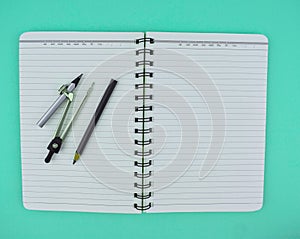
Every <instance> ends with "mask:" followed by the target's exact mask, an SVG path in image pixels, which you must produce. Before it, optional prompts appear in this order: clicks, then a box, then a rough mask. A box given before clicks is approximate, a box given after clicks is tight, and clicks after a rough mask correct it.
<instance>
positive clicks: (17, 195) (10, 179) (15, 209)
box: [0, 0, 300, 239]
mask: <svg viewBox="0 0 300 239" xmlns="http://www.w3.org/2000/svg"><path fill="white" fill-rule="evenodd" d="M299 13H300V1H296V0H295V1H292V0H285V1H262V0H252V1H242V0H239V1H234V0H230V1H221V0H218V1H217V0H213V1H210V0H206V1H179V0H173V1H157V0H152V1H137V0H136V1H133V0H129V1H128V0H123V1H115V0H106V1H104V0H85V1H75V0H74V1H71V0H69V1H62V0H48V1H42V0H24V1H14V0H10V1H8V0H2V1H1V2H0V32H1V36H0V43H1V44H0V76H1V77H0V83H1V88H0V89H1V95H0V99H1V101H0V102H1V103H0V104H1V107H0V110H1V113H0V115H1V117H0V122H1V124H0V125H1V126H0V127H1V131H0V132H1V138H0V140H1V144H0V145H1V146H0V149H1V150H0V152H1V156H0V238H1V239H2V238H3V239H6V238H43V239H48V238H51V239H53V238H55V239H56V238H72V239H77V238H142V237H143V238H162V237H164V238H183V237H186V238H191V237H194V238H300V127H299V123H300V17H299ZM37 30H40V31H44V30H55V31H58V30H80V31H184V32H185V31H191V32H228V33H262V34H265V35H267V36H268V38H269V49H270V51H269V75H268V110H267V111H268V115H267V150H266V171H265V172H266V173H265V200H264V207H263V209H262V210H260V211H258V212H254V213H170V214H144V215H118V214H101V213H74V212H43V211H28V210H26V209H24V208H23V206H22V192H21V191H22V188H21V159H20V143H19V102H18V100H19V96H18V94H19V86H18V37H19V35H20V34H21V33H22V32H25V31H37Z"/></svg>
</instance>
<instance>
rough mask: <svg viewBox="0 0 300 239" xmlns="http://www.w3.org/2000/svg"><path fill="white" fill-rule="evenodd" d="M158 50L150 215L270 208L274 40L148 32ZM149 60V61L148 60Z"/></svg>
mask: <svg viewBox="0 0 300 239" xmlns="http://www.w3.org/2000/svg"><path fill="white" fill-rule="evenodd" d="M147 37H151V38H154V40H155V43H154V44H148V43H147V47H148V48H149V49H152V50H153V51H154V54H153V55H152V56H149V58H150V60H152V61H153V66H152V67H150V66H149V67H148V66H147V71H149V72H154V75H153V78H151V79H149V81H151V82H152V83H153V89H152V94H153V100H152V102H151V104H152V105H153V112H152V114H153V119H154V120H153V125H152V127H153V133H152V138H153V143H152V144H151V148H152V150H153V155H152V156H151V157H150V159H151V160H152V161H153V166H152V167H151V170H152V171H153V174H154V176H153V177H152V178H151V181H152V188H151V190H152V191H153V192H154V194H153V197H152V198H151V200H150V201H151V202H152V203H153V206H152V207H151V209H150V210H149V212H182V211H190V212H194V211H253V210H259V209H260V208H261V207H262V204H263V185H264V153H265V122H266V86H267V53H268V42H267V39H266V38H265V37H264V36H262V35H234V34H185V33H152V32H151V33H147ZM147 57H148V56H147Z"/></svg>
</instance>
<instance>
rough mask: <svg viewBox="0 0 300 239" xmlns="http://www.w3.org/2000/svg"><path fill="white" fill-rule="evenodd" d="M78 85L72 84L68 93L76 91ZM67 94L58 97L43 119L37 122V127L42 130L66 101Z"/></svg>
mask: <svg viewBox="0 0 300 239" xmlns="http://www.w3.org/2000/svg"><path fill="white" fill-rule="evenodd" d="M75 87H76V85H75V84H74V83H71V84H70V85H69V86H68V88H67V91H68V92H72V91H73V90H74V89H75ZM66 98H67V97H66V95H65V94H61V95H60V96H58V98H57V99H56V100H55V101H54V103H53V104H52V105H51V106H50V107H49V109H48V110H47V111H46V112H45V113H44V114H43V116H42V117H41V119H40V120H39V121H38V122H37V125H38V126H40V127H41V128H42V127H43V126H44V125H45V124H46V123H47V121H48V120H49V119H50V118H51V116H52V115H53V114H54V113H55V111H56V110H57V109H58V108H59V107H60V106H61V104H62V103H63V102H64V101H65V99H66Z"/></svg>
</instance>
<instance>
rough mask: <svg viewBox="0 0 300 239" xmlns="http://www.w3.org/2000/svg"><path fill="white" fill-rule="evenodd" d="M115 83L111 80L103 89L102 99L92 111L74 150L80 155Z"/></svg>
mask: <svg viewBox="0 0 300 239" xmlns="http://www.w3.org/2000/svg"><path fill="white" fill-rule="evenodd" d="M116 84H117V81H116V80H111V81H110V83H109V85H108V87H107V88H106V90H105V92H104V94H103V96H102V99H101V101H100V102H99V104H98V106H97V109H96V111H95V113H94V115H93V117H92V119H91V121H90V123H89V125H88V127H87V129H86V130H85V132H84V135H83V137H82V139H81V141H80V143H79V145H78V148H77V150H76V152H77V153H79V154H80V155H81V154H82V152H83V150H84V148H85V146H86V144H87V142H88V140H89V138H90V137H91V134H92V133H93V130H94V128H95V126H96V124H97V122H98V121H99V119H100V116H101V114H102V112H103V110H104V108H105V106H106V104H107V102H108V100H109V98H110V96H111V94H112V92H113V90H114V88H115V86H116Z"/></svg>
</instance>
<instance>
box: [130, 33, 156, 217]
mask: <svg viewBox="0 0 300 239" xmlns="http://www.w3.org/2000/svg"><path fill="white" fill-rule="evenodd" d="M147 43H150V44H153V43H154V39H153V38H147V37H144V38H139V39H136V44H143V47H142V48H141V49H138V50H136V56H139V55H142V56H143V59H142V60H141V59H139V60H137V61H136V63H135V66H136V67H138V68H139V69H140V70H138V71H137V72H136V73H135V75H134V77H135V78H136V80H137V81H139V80H140V81H141V82H140V83H136V84H135V89H136V90H139V92H140V93H141V92H143V93H142V94H136V95H135V100H136V101H137V104H138V105H136V106H135V112H136V113H137V115H136V116H139V117H135V122H136V123H139V124H137V125H138V126H139V127H136V128H135V130H134V132H135V134H137V135H139V139H135V140H134V143H135V144H136V145H137V146H139V147H140V149H141V150H135V151H134V155H135V156H140V160H136V161H134V166H135V167H136V168H137V172H134V177H135V178H137V179H139V180H138V182H135V183H134V187H135V188H137V189H141V190H140V192H141V193H134V198H136V199H138V200H140V203H135V204H134V208H136V209H137V210H140V211H145V210H148V209H150V208H151V207H152V206H153V204H152V203H151V202H148V200H150V199H151V196H152V195H153V192H151V191H149V190H150V188H151V186H152V182H151V181H150V179H151V176H152V175H153V171H150V170H148V169H149V167H151V165H152V160H150V159H149V157H150V156H151V155H152V154H153V150H152V149H149V148H148V147H149V145H151V144H152V143H153V141H152V139H151V138H149V137H150V136H151V133H152V132H153V129H152V128H151V127H147V124H149V123H150V122H152V121H153V118H152V117H151V116H149V114H150V113H151V111H153V106H152V105H148V104H147V105H145V102H146V103H149V101H151V100H152V99H153V96H152V95H151V94H146V89H152V88H153V84H151V83H145V81H147V80H146V79H147V78H153V72H150V71H146V70H145V68H146V66H153V65H154V63H153V61H151V60H148V59H146V56H147V55H153V54H154V51H153V50H152V49H149V48H146V44H147ZM139 58H141V57H139ZM141 90H142V91H141ZM141 115H142V116H143V117H141ZM144 135H148V136H149V137H148V138H147V137H144ZM141 136H142V137H141ZM145 146H146V147H147V148H145ZM145 179H147V180H145ZM146 200H147V201H146Z"/></svg>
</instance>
